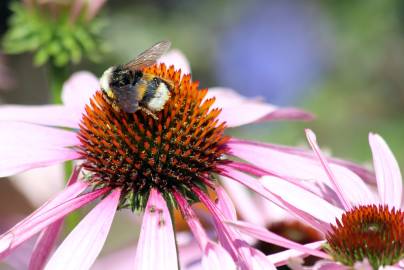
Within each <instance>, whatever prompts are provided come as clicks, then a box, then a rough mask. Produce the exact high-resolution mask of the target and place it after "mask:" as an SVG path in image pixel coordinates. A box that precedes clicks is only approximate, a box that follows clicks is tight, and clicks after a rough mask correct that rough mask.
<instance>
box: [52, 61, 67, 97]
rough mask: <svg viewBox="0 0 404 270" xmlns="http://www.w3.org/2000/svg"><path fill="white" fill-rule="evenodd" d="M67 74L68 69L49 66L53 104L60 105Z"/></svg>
mask: <svg viewBox="0 0 404 270" xmlns="http://www.w3.org/2000/svg"><path fill="white" fill-rule="evenodd" d="M68 73H69V67H68V66H63V67H57V66H55V65H53V64H50V65H49V83H50V89H51V95H52V103H53V104H62V87H63V83H64V82H65V81H66V79H67V77H68Z"/></svg>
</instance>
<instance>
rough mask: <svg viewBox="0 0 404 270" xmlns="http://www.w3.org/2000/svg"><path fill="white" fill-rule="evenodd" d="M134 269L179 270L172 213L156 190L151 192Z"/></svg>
mask: <svg viewBox="0 0 404 270" xmlns="http://www.w3.org/2000/svg"><path fill="white" fill-rule="evenodd" d="M134 269H137V270H149V269H168V270H171V269H178V263H177V250H176V246H175V239H174V231H173V226H172V221H171V217H170V212H169V210H168V208H167V204H166V202H165V201H164V198H163V196H162V195H161V194H160V192H158V191H157V190H155V189H152V190H151V191H150V195H149V199H148V201H147V206H146V209H145V214H144V217H143V223H142V227H141V231H140V238H139V242H138V246H137V252H136V259H135V267H134Z"/></svg>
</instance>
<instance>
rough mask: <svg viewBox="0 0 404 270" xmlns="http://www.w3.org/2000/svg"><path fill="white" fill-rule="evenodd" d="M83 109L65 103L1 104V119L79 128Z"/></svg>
mask: <svg viewBox="0 0 404 270" xmlns="http://www.w3.org/2000/svg"><path fill="white" fill-rule="evenodd" d="M80 117H81V111H78V110H77V109H76V108H71V107H66V106H63V105H37V106H34V105H6V106H0V121H18V122H25V123H34V124H39V125H46V126H58V127H69V128H78V127H79V125H78V123H79V120H80V119H81V118H80Z"/></svg>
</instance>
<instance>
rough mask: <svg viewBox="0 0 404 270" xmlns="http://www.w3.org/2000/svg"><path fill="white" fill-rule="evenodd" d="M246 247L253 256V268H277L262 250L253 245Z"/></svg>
mask: <svg viewBox="0 0 404 270" xmlns="http://www.w3.org/2000/svg"><path fill="white" fill-rule="evenodd" d="M244 249H245V252H246V253H247V254H248V256H249V257H250V258H251V262H252V264H251V269H272V270H276V267H275V265H274V264H273V263H272V262H271V261H270V260H269V259H268V258H267V257H266V256H265V255H264V254H263V253H262V252H261V251H259V250H257V249H255V248H251V247H244Z"/></svg>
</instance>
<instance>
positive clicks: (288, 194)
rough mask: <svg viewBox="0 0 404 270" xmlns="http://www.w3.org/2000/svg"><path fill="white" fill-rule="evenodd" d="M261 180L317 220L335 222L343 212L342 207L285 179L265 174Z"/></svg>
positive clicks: (268, 188)
mask: <svg viewBox="0 0 404 270" xmlns="http://www.w3.org/2000/svg"><path fill="white" fill-rule="evenodd" d="M261 182H262V185H263V186H264V187H265V188H266V189H267V190H268V191H270V192H271V193H274V194H276V195H277V196H279V197H281V198H282V199H283V200H285V201H287V202H288V203H290V204H291V205H293V206H294V207H296V208H298V209H300V210H302V211H304V212H306V213H308V214H310V215H311V216H313V217H315V218H316V219H317V220H321V221H323V222H326V223H332V224H333V223H334V222H335V218H340V217H341V216H342V214H343V210H342V209H340V208H337V207H335V206H334V205H332V204H330V203H328V202H327V201H325V200H323V199H322V198H320V197H318V196H317V195H314V194H313V193H311V192H309V191H307V190H305V189H303V188H300V187H298V186H296V185H293V184H291V183H289V182H287V181H285V180H282V179H279V178H277V177H271V176H264V177H262V178H261Z"/></svg>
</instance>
